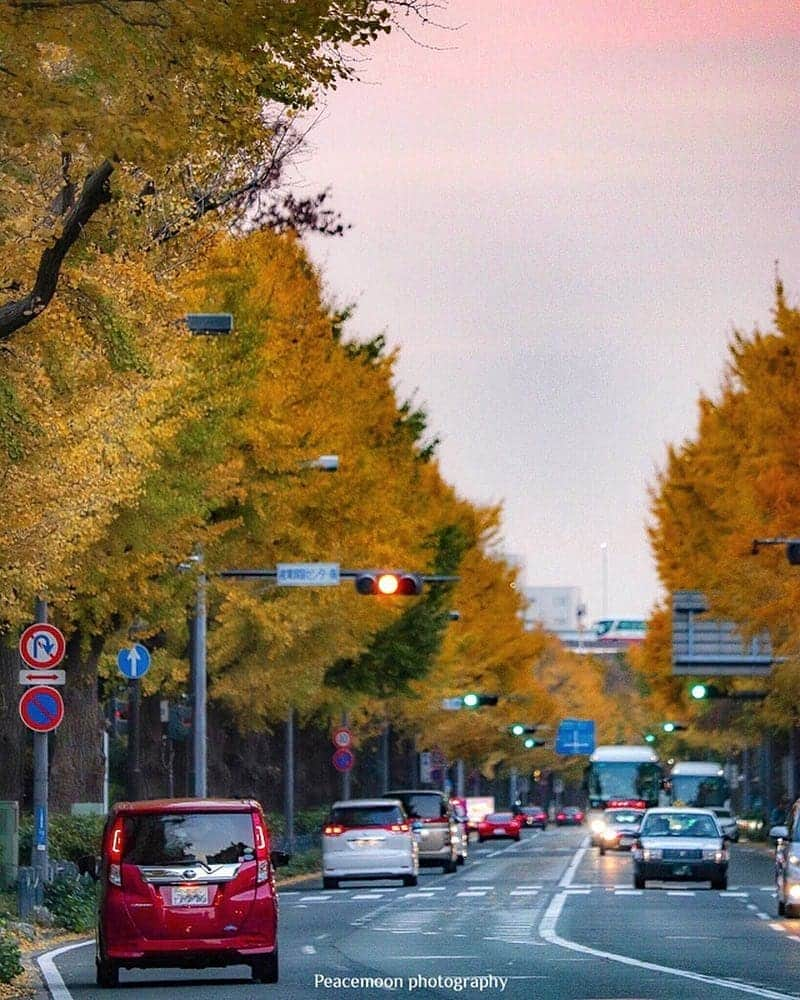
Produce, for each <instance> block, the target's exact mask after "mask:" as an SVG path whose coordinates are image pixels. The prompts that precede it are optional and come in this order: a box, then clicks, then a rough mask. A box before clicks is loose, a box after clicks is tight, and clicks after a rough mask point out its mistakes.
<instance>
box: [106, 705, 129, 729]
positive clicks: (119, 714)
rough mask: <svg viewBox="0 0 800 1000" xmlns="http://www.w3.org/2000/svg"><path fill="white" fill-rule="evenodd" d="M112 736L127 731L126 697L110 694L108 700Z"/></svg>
mask: <svg viewBox="0 0 800 1000" xmlns="http://www.w3.org/2000/svg"><path fill="white" fill-rule="evenodd" d="M108 715H109V722H110V723H111V735H112V736H125V735H126V733H127V732H128V697H127V695H125V696H124V697H120V696H119V695H112V697H111V698H110V699H109V702H108Z"/></svg>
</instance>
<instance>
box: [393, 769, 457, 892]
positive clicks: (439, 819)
mask: <svg viewBox="0 0 800 1000" xmlns="http://www.w3.org/2000/svg"><path fill="white" fill-rule="evenodd" d="M385 798H387V799H399V800H400V802H402V803H403V808H404V809H405V811H406V813H407V814H408V817H409V819H410V820H411V822H412V825H413V826H414V827H416V828H417V834H418V836H419V863H420V864H421V865H441V866H442V868H443V869H444V871H445V872H446V873H447V874H451V873H452V872H454V871H455V870H456V866H457V865H458V855H459V847H460V843H461V837H460V834H459V826H458V823H457V821H456V818H455V816H454V815H453V810H452V808H451V806H450V802H449V800H448V798H447V796H446V795H445V794H444V793H443V792H437V791H433V790H431V789H416V788H412V789H400V790H398V791H389V792H387V793H386V796H385Z"/></svg>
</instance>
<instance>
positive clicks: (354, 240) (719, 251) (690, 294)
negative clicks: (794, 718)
mask: <svg viewBox="0 0 800 1000" xmlns="http://www.w3.org/2000/svg"><path fill="white" fill-rule="evenodd" d="M440 19H441V20H442V21H443V22H444V23H446V24H447V25H450V26H454V27H455V26H458V30H455V31H436V30H426V31H422V30H420V28H419V27H418V26H416V25H415V24H414V23H413V21H412V19H409V20H408V27H409V30H410V31H411V32H412V33H413V34H414V35H415V37H416V38H417V39H420V40H422V41H424V42H425V43H427V44H428V45H429V46H434V47H430V48H429V47H425V46H423V45H420V44H414V43H413V42H411V41H409V39H408V38H406V37H404V36H403V34H402V33H397V34H396V35H393V36H392V37H390V38H389V39H387V40H384V41H381V42H380V43H378V44H377V45H376V46H374V47H373V48H372V50H371V56H370V59H369V61H368V62H365V63H364V64H363V65H362V67H361V70H360V72H361V76H362V80H363V82H361V83H351V84H346V85H343V86H342V87H341V88H340V89H339V90H338V91H337V92H336V93H334V94H332V95H330V97H329V98H328V101H327V108H326V110H325V112H324V115H323V118H322V120H321V121H320V122H319V123H318V125H317V126H316V127H315V129H314V130H313V133H312V136H311V144H312V147H313V152H312V153H311V155H310V156H309V157H308V159H307V160H306V161H305V162H304V163H303V164H302V165H301V167H300V170H301V176H302V181H303V182H304V183H305V184H306V185H307V187H308V188H309V189H310V190H316V189H317V188H321V187H325V186H328V185H330V186H331V187H332V191H333V200H334V203H335V206H336V208H337V209H338V210H339V211H341V213H342V214H343V216H344V217H345V219H346V220H347V221H349V222H350V223H352V227H353V228H352V229H351V230H350V231H349V232H348V233H347V235H346V236H345V237H344V238H343V239H340V240H336V241H331V240H326V241H323V240H321V239H318V238H315V239H312V240H311V241H310V246H311V249H312V253H313V256H314V258H315V260H316V261H317V262H318V263H319V264H320V266H321V267H322V269H323V271H324V274H325V279H326V283H327V287H328V293H329V295H330V296H331V297H332V298H334V299H335V300H336V301H337V302H338V303H339V304H342V303H345V302H355V303H356V304H357V312H356V316H355V319H354V322H353V326H352V329H353V331H354V332H356V333H357V334H358V335H360V336H362V337H370V336H374V335H375V334H376V333H379V332H385V333H386V335H387V337H388V340H389V343H390V345H391V346H399V347H400V350H401V358H400V363H399V367H398V384H399V388H400V393H401V395H403V396H410V395H412V394H414V393H416V400H417V402H418V403H420V404H423V405H424V406H425V408H426V409H427V411H428V412H429V414H430V421H431V427H432V430H433V431H434V432H435V433H437V434H438V435H439V436H440V437H441V439H442V443H441V446H440V448H439V457H440V461H441V467H442V471H443V473H444V475H445V477H446V478H447V479H448V481H450V482H451V483H453V484H454V485H455V486H456V488H457V489H458V491H459V492H460V493H461V494H463V495H465V496H467V497H469V498H470V499H472V500H474V501H477V502H496V501H502V502H503V505H504V511H505V515H504V534H505V539H506V548H507V549H508V551H510V552H513V553H518V554H519V555H520V556H521V557H522V558H523V559H524V560H525V563H526V573H525V577H526V582H527V583H528V584H529V585H571V586H578V587H580V588H581V589H582V591H583V597H584V600H585V601H587V602H588V606H589V607H588V611H589V618H590V620H591V619H594V618H597V617H599V616H600V614H601V611H602V584H601V579H602V557H601V548H600V546H601V543H603V542H607V543H608V566H609V588H608V589H609V593H608V598H609V611H610V612H611V613H612V614H613V613H617V614H631V613H646V612H647V611H648V610H649V609H650V608H651V607H652V605H653V604H654V602H655V601H656V600H657V599H658V598H659V596H660V587H659V583H658V580H657V577H656V574H655V570H654V567H653V561H652V557H651V554H650V550H649V547H648V543H647V537H646V533H645V523H646V520H647V517H648V499H647V488H648V485H649V484H652V483H653V482H654V480H655V472H656V469H657V468H658V467H660V466H661V465H662V464H663V462H664V458H665V449H666V444H667V443H668V442H675V443H679V442H681V441H682V440H683V439H684V438H686V437H687V436H689V435H692V434H693V433H694V431H695V425H696V412H697V398H698V394H699V392H700V391H701V390H704V391H706V392H708V393H715V392H716V388H717V386H718V384H719V380H720V377H721V373H722V370H723V366H724V363H725V358H726V346H727V343H728V340H729V338H730V334H731V331H732V329H733V328H734V327H737V328H739V329H742V330H745V331H748V332H749V331H751V330H752V329H753V328H754V327H755V326H756V325H759V326H761V327H762V328H763V327H767V326H768V325H769V323H770V319H771V308H772V304H773V284H774V261H775V260H776V259H779V261H780V271H781V274H782V277H783V280H784V283H785V285H786V290H787V296H788V298H789V301H790V302H791V303H793V304H794V303H796V302H797V301H798V300H799V299H800V218H799V217H798V205H799V204H800V200H799V199H798V179H799V178H800V97H799V96H798V95H800V58H798V55H799V54H800V53H798V38H800V4H798V3H797V2H796V0H749V2H743V0H739V2H737V0H696V2H688V0H684V2H679V0H658V2H657V3H656V2H645V0H637V2H634V0H608V2H600V0H517V2H511V0H492V2H489V0H451V2H450V4H449V9H448V10H447V11H446V12H444V13H441V15H440ZM343 459H344V456H343Z"/></svg>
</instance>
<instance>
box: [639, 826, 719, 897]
mask: <svg viewBox="0 0 800 1000" xmlns="http://www.w3.org/2000/svg"><path fill="white" fill-rule="evenodd" d="M727 840H728V838H727V837H726V836H725V835H724V834H723V832H722V830H721V829H720V826H719V821H718V820H717V817H716V816H715V815H714V813H713V812H712V811H711V809H690V808H686V809H682V808H665V809H648V810H647V812H646V813H645V814H644V819H643V820H642V825H641V827H640V828H639V837H638V840H637V841H636V843H635V844H634V846H633V885H634V888H635V889H644V888H646V882H647V880H648V879H657V880H658V881H661V882H667V881H678V882H710V883H711V888H712V889H727V888H728V848H727Z"/></svg>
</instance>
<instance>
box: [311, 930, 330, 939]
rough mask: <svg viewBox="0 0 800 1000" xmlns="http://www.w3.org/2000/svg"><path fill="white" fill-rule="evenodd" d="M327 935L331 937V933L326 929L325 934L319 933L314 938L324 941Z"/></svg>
mask: <svg viewBox="0 0 800 1000" xmlns="http://www.w3.org/2000/svg"><path fill="white" fill-rule="evenodd" d="M326 937H330V933H329V932H327V931H326V933H325V934H317V936H316V937H315V938H314V940H315V941H324V940H325V938H326Z"/></svg>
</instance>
